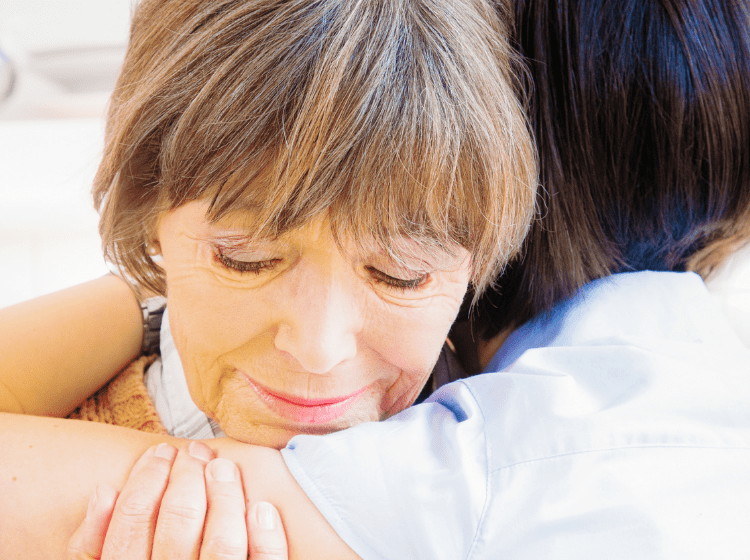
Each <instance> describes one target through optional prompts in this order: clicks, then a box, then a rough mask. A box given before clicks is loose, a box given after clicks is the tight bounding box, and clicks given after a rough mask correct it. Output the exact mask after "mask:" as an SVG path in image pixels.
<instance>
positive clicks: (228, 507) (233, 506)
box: [200, 458, 247, 560]
mask: <svg viewBox="0 0 750 560" xmlns="http://www.w3.org/2000/svg"><path fill="white" fill-rule="evenodd" d="M206 490H207V492H208V516H207V517H206V529H205V532H204V534H203V546H202V547H201V556H200V558H201V560H214V559H217V560H218V559H221V560H235V559H236V560H246V559H247V526H246V524H245V493H244V491H243V490H242V481H241V479H240V471H239V469H238V468H237V466H236V465H235V464H234V463H233V462H232V461H229V460H228V459H222V458H219V459H214V460H213V461H211V462H210V463H209V464H208V466H207V467H206Z"/></svg>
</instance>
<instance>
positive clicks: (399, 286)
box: [365, 266, 430, 291]
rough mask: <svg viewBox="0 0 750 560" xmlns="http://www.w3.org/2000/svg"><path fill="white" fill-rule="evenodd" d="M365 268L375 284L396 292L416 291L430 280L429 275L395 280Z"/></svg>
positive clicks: (371, 268) (379, 271)
mask: <svg viewBox="0 0 750 560" xmlns="http://www.w3.org/2000/svg"><path fill="white" fill-rule="evenodd" d="M365 268H366V269H367V272H369V273H370V276H371V277H372V279H373V280H374V281H375V282H377V283H378V284H383V285H385V286H387V287H389V288H393V289H396V290H402V291H406V290H417V289H419V288H421V287H422V286H424V285H425V284H426V283H427V281H428V280H429V279H430V275H429V273H425V274H422V275H421V276H418V277H416V278H395V277H394V276H390V275H388V274H386V273H385V272H383V271H381V270H378V269H377V268H375V267H372V266H368V267H365Z"/></svg>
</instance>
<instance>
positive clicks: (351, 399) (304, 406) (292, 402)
mask: <svg viewBox="0 0 750 560" xmlns="http://www.w3.org/2000/svg"><path fill="white" fill-rule="evenodd" d="M245 378H246V379H247V381H248V383H250V386H251V387H252V388H253V389H255V392H256V393H258V396H259V397H260V398H261V399H263V402H265V403H266V405H268V407H269V408H270V409H271V410H273V411H274V412H276V413H277V414H278V415H279V416H283V417H284V418H288V419H289V420H292V421H293V422H301V423H305V424H324V423H325V422H330V421H332V420H335V419H336V418H338V417H339V416H342V415H343V414H345V413H346V412H347V411H348V410H349V409H350V408H351V407H352V406H353V405H354V403H355V402H357V399H358V398H359V397H361V396H362V395H363V394H364V392H365V391H366V390H367V387H363V388H362V389H360V390H359V391H357V392H355V393H352V394H351V395H346V396H343V397H333V398H330V399H303V398H300V397H295V396H292V395H286V394H283V393H276V392H273V391H269V390H268V389H266V388H265V387H262V386H261V385H259V384H258V383H256V382H254V381H252V380H251V379H250V378H248V377H245Z"/></svg>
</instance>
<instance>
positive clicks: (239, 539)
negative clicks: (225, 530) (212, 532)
mask: <svg viewBox="0 0 750 560" xmlns="http://www.w3.org/2000/svg"><path fill="white" fill-rule="evenodd" d="M246 558H247V544H246V542H245V540H244V538H243V536H242V535H232V536H226V535H225V536H221V537H218V536H216V537H207V538H206V539H204V541H203V551H202V553H201V560H204V559H206V560H236V559H241V560H245V559H246Z"/></svg>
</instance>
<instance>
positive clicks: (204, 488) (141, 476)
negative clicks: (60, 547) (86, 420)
mask: <svg viewBox="0 0 750 560" xmlns="http://www.w3.org/2000/svg"><path fill="white" fill-rule="evenodd" d="M248 542H249V543H250V544H249V551H250V558H251V559H253V560H287V559H288V553H287V544H286V536H285V534H284V530H283V526H282V524H281V518H280V517H279V514H278V512H277V511H276V508H274V507H273V506H272V505H271V504H267V503H265V502H259V503H257V504H254V505H253V507H252V508H251V509H250V511H249V512H248V515H247V516H245V499H244V493H243V490H242V484H241V480H240V475H239V470H238V469H237V467H236V465H234V463H232V462H231V461H228V460H226V459H214V455H213V452H212V451H211V450H210V449H209V448H208V447H207V446H205V445H203V444H201V443H199V442H191V443H190V444H189V445H188V446H187V447H186V448H184V449H182V450H180V451H179V453H178V452H177V450H176V449H175V448H173V447H171V446H169V445H166V444H161V445H159V446H157V447H154V448H151V449H149V450H148V451H147V452H146V453H144V455H143V456H142V457H141V458H140V459H139V460H138V462H137V463H136V465H135V466H134V467H133V470H132V471H131V473H130V477H129V478H128V481H127V483H126V484H125V487H124V488H123V490H122V492H121V493H120V496H119V498H118V497H117V492H116V491H115V490H114V489H113V488H111V487H107V486H100V487H98V488H97V490H96V493H95V495H94V496H93V497H92V500H91V501H90V503H89V508H88V512H87V514H86V518H85V519H84V521H83V523H82V524H81V526H80V527H79V528H78V530H77V531H76V532H75V534H74V535H73V536H72V537H71V539H70V541H69V544H68V560H90V559H92V558H102V559H104V560H118V559H122V560H148V559H153V560H158V559H162V558H186V559H194V558H200V559H202V560H210V559H212V558H221V559H222V560H231V559H235V558H236V559H238V560H245V559H246V558H248Z"/></svg>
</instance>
